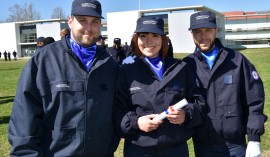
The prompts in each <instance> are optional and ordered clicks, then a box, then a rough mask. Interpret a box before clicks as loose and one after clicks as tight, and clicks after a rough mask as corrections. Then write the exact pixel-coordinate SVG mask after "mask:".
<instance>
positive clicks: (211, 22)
mask: <svg viewBox="0 0 270 157" xmlns="http://www.w3.org/2000/svg"><path fill="white" fill-rule="evenodd" d="M197 28H217V25H216V15H215V14H214V13H212V12H210V11H201V12H196V13H194V14H192V15H191V16H190V27H189V29H188V30H193V29H197Z"/></svg>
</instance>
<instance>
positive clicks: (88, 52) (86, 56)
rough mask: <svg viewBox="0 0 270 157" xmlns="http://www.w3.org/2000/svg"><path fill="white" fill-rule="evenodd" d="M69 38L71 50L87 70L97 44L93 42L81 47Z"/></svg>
mask: <svg viewBox="0 0 270 157" xmlns="http://www.w3.org/2000/svg"><path fill="white" fill-rule="evenodd" d="M69 40H70V45H71V49H72V51H73V52H74V53H75V54H76V56H77V57H78V58H79V59H80V60H81V61H82V63H83V65H84V66H85V67H86V69H87V71H89V69H90V67H91V65H92V63H93V59H94V57H95V54H96V49H97V45H96V44H93V45H92V46H89V47H83V46H81V45H79V44H78V43H76V42H75V41H74V40H73V39H71V38H70V39H69Z"/></svg>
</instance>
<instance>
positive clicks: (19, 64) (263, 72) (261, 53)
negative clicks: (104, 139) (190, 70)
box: [0, 49, 270, 157]
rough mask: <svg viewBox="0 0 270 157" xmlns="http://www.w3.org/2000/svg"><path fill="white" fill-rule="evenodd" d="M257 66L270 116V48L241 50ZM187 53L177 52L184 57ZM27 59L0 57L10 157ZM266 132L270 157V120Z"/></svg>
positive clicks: (2, 141) (0, 105) (4, 145)
mask: <svg viewBox="0 0 270 157" xmlns="http://www.w3.org/2000/svg"><path fill="white" fill-rule="evenodd" d="M241 52H242V53H243V54H244V55H245V56H246V57H247V58H248V59H249V60H250V61H251V62H252V63H253V64H254V65H255V67H256V68H257V70H258V72H259V74H260V76H261V78H262V80H263V82H264V88H265V98H266V99H265V110H264V111H265V114H266V115H268V116H270V106H269V105H270V49H247V50H243V51H241ZM186 55H187V54H177V55H175V57H177V58H183V57H184V56H186ZM26 62H27V59H19V60H18V61H13V60H12V61H4V60H3V58H1V59H0V145H1V146H0V154H1V155H0V156H2V157H8V156H9V150H10V146H9V143H8V140H7V127H8V121H9V117H10V112H11V108H12V104H13V100H14V96H15V92H16V86H17V81H18V78H19V75H20V72H21V70H22V68H23V66H24V64H25V63H26ZM265 128H266V129H265V134H264V135H263V136H262V138H261V139H262V142H261V150H262V153H263V155H262V156H263V157H270V147H269V146H270V133H269V132H270V120H268V121H267V122H266V124H265ZM122 148H123V141H121V143H120V145H119V148H118V150H117V151H116V152H115V156H116V157H122V156H123V155H122ZM189 149H190V156H191V157H193V156H194V154H193V147H192V142H191V141H189Z"/></svg>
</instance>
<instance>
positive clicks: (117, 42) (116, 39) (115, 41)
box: [113, 38, 121, 44]
mask: <svg viewBox="0 0 270 157" xmlns="http://www.w3.org/2000/svg"><path fill="white" fill-rule="evenodd" d="M113 43H115V44H121V39H120V38H114V39H113Z"/></svg>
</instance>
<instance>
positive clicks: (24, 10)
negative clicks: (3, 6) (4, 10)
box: [6, 3, 40, 22]
mask: <svg viewBox="0 0 270 157" xmlns="http://www.w3.org/2000/svg"><path fill="white" fill-rule="evenodd" d="M8 10H9V11H10V12H11V14H10V15H9V17H8V18H7V20H6V21H7V22H19V21H32V20H39V19H40V14H39V12H38V11H36V10H35V9H34V7H33V4H32V3H30V4H29V5H28V4H27V3H25V4H24V5H23V6H20V5H19V4H15V5H14V6H12V7H9V9H8Z"/></svg>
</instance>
